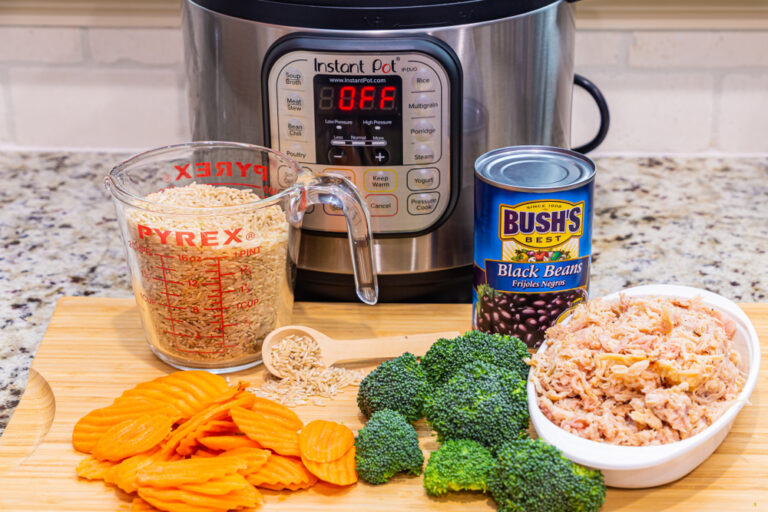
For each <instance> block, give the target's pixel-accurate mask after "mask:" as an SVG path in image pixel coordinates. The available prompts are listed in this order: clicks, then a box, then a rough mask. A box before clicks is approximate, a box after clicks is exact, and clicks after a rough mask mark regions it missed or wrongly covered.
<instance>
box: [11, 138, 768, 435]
mask: <svg viewBox="0 0 768 512" xmlns="http://www.w3.org/2000/svg"><path fill="white" fill-rule="evenodd" d="M124 156H125V155H119V154H114V153H32V152H5V153H0V176H2V178H3V179H2V182H0V183H1V185H0V247H2V251H1V252H0V296H2V301H0V432H2V430H3V429H4V428H5V426H6V424H7V422H8V419H9V417H10V415H11V413H12V412H13V410H14V408H15V406H16V405H17V404H18V402H19V399H20V397H21V394H22V392H23V389H24V386H25V383H26V378H27V371H28V369H29V366H30V363H31V361H32V358H33V356H34V353H35V351H36V350H37V347H38V345H39V344H40V341H41V339H42V336H43V333H44V332H45V328H46V325H47V323H48V321H49V319H50V317H51V314H52V313H53V309H54V307H55V305H56V301H57V299H58V298H59V297H61V296H63V295H97V296H100V297H130V296H131V290H130V281H129V278H128V275H127V267H126V263H125V257H124V253H123V248H122V245H121V241H120V237H119V233H118V229H117V225H116V221H115V213H114V209H113V207H112V204H111V201H110V200H109V198H108V194H107V192H106V191H105V189H104V187H103V177H104V176H105V175H106V174H107V172H108V171H109V169H110V168H111V167H112V166H113V165H114V164H115V163H117V162H119V161H120V160H122V158H123V157H124ZM596 162H597V165H598V177H597V187H596V192H595V220H594V236H593V239H594V252H593V262H594V263H593V267H592V285H591V291H592V294H593V295H602V294H604V293H607V292H610V291H615V290H618V289H621V288H624V287H628V286H634V285H638V284H647V283H659V282H663V283H678V284H685V285H691V286H698V287H702V288H706V289H709V290H711V291H714V292H717V293H720V294H723V295H725V296H726V297H729V298H732V299H733V300H736V301H742V302H760V301H765V300H766V296H767V295H768V272H766V263H768V257H766V249H768V159H766V158H748V159H747V158H744V159H742V158H739V159H736V158H731V159H728V158H725V159H724V158H687V159H686V158H598V159H596Z"/></svg>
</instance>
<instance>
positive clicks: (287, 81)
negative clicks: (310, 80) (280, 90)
mask: <svg viewBox="0 0 768 512" xmlns="http://www.w3.org/2000/svg"><path fill="white" fill-rule="evenodd" d="M282 83H283V85H285V86H286V87H291V88H294V89H299V88H301V87H303V85H304V75H303V74H302V73H301V71H299V69H298V68H295V67H293V66H288V67H287V68H286V69H285V71H283V78H282Z"/></svg>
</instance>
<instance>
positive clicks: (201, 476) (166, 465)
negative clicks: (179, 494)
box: [136, 456, 248, 487]
mask: <svg viewBox="0 0 768 512" xmlns="http://www.w3.org/2000/svg"><path fill="white" fill-rule="evenodd" d="M246 467H248V461H247V460H246V459H245V458H243V457H236V456H231V457H212V458H198V459H182V460H177V461H173V462H158V463H155V464H151V465H149V466H145V467H143V468H141V469H140V470H139V471H137V473H136V482H137V483H138V484H139V485H140V486H142V487H143V486H151V487H175V486H178V485H182V484H199V483H204V482H207V481H208V480H211V479H213V478H220V477H223V476H226V475H231V474H234V473H237V471H238V470H240V469H245V468H246Z"/></svg>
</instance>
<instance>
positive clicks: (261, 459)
mask: <svg viewBox="0 0 768 512" xmlns="http://www.w3.org/2000/svg"><path fill="white" fill-rule="evenodd" d="M271 456H272V452H270V451H269V450H262V449H260V448H234V449H232V450H227V451H225V452H222V453H220V454H219V457H240V458H242V459H245V461H246V463H247V464H248V465H247V466H246V467H245V468H243V469H240V470H238V472H239V473H240V474H243V475H247V474H248V473H254V472H256V471H258V470H260V469H261V468H262V466H264V464H266V463H267V460H268V459H269V458H270V457H271Z"/></svg>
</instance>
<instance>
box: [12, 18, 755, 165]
mask: <svg viewBox="0 0 768 512" xmlns="http://www.w3.org/2000/svg"><path fill="white" fill-rule="evenodd" d="M575 70H576V72H578V73H581V74H583V75H585V76H587V77H588V78H590V79H592V80H593V81H594V82H595V83H596V84H597V85H598V86H599V87H600V88H601V89H602V90H603V92H604V93H605V95H606V97H607V98H608V102H609V106H610V108H611V129H610V132H609V135H608V139H607V140H606V142H605V143H604V144H603V145H602V146H601V147H600V148H599V149H598V150H597V151H596V153H603V154H605V153H648V154H653V153H691V152H717V153H768V134H766V131H768V130H766V128H764V127H763V123H764V120H765V119H768V30H762V31H747V30H744V31H696V30H691V31H649V30H644V31H631V30H611V31H602V30H589V31H579V32H578V33H577V34H576V48H575ZM183 76H184V74H183V45H182V40H181V31H180V29H178V28H78V27H71V28H68V27H39V28H35V27H32V28H29V27H8V26H2V20H0V144H2V146H3V147H25V146H35V147H50V148H78V147H89V148H99V147H101V148H125V149H128V148H130V149H135V148H140V147H150V146H157V145H160V144H165V143H169V142H175V141H181V140H188V139H189V138H190V137H191V136H190V133H189V128H188V119H187V117H188V116H187V106H186V88H185V82H184V78H183ZM597 123H598V117H597V113H596V109H595V107H594V104H593V102H592V101H591V99H589V98H588V97H587V96H586V94H584V93H582V92H581V91H579V90H578V89H577V90H576V91H575V93H574V111H573V129H572V132H573V143H574V145H578V144H580V143H583V142H585V141H586V140H588V139H589V138H591V137H592V135H593V134H594V133H595V131H596V130H597Z"/></svg>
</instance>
